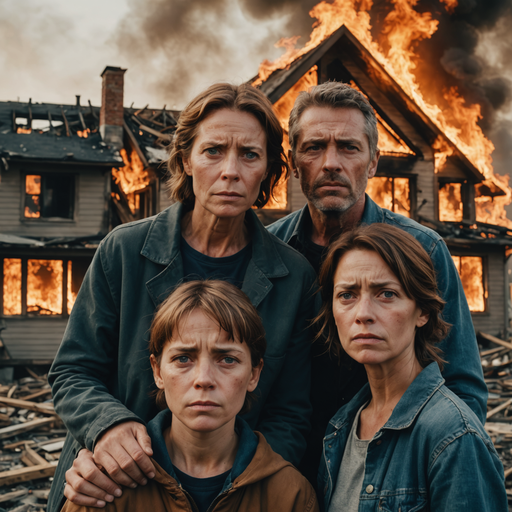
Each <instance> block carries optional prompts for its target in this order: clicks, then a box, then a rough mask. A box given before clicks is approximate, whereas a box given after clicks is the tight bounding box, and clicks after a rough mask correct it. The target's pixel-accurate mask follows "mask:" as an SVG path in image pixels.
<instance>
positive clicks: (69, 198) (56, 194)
mask: <svg viewBox="0 0 512 512" xmlns="http://www.w3.org/2000/svg"><path fill="white" fill-rule="evenodd" d="M74 199H75V177H74V175H72V174H63V173H58V174H57V173H55V174H50V173H45V174H27V175H26V176H25V205H24V217H25V218H26V219H51V218H58V219H72V218H73V210H74V202H75V201H74Z"/></svg>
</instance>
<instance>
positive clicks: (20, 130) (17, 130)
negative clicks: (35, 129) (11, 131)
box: [16, 126, 32, 133]
mask: <svg viewBox="0 0 512 512" xmlns="http://www.w3.org/2000/svg"><path fill="white" fill-rule="evenodd" d="M16 133H32V128H22V127H21V126H18V128H16Z"/></svg>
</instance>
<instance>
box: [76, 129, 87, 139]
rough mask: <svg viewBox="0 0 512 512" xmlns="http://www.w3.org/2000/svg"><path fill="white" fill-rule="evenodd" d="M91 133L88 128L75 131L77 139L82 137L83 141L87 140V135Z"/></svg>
mask: <svg viewBox="0 0 512 512" xmlns="http://www.w3.org/2000/svg"><path fill="white" fill-rule="evenodd" d="M90 133H91V130H89V128H86V129H85V130H77V132H76V134H77V135H78V136H79V137H82V138H83V139H87V137H89V134H90Z"/></svg>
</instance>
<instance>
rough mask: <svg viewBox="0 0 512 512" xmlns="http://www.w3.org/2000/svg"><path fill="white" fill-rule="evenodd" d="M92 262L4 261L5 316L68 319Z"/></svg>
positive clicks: (19, 259)
mask: <svg viewBox="0 0 512 512" xmlns="http://www.w3.org/2000/svg"><path fill="white" fill-rule="evenodd" d="M90 262H91V260H90V258H74V259H72V260H71V259H64V260H62V259H31V258H3V261H2V268H3V272H2V274H1V275H2V313H3V316H18V315H28V316H62V315H64V316H67V315H68V314H69V313H71V310H72V309H73V304H74V303H75V299H76V296H77V293H78V290H79V289H80V285H81V284H82V281H83V278H84V275H85V272H86V271H87V268H88V267H89V264H90Z"/></svg>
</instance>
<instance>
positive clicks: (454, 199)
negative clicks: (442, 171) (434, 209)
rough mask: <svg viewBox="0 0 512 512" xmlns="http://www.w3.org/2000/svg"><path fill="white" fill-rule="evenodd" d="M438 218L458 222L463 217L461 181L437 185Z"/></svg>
mask: <svg viewBox="0 0 512 512" xmlns="http://www.w3.org/2000/svg"><path fill="white" fill-rule="evenodd" d="M438 198H439V220H440V221H443V222H460V221H461V220H462V217H463V209H462V183H443V184H440V185H439V195H438Z"/></svg>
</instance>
